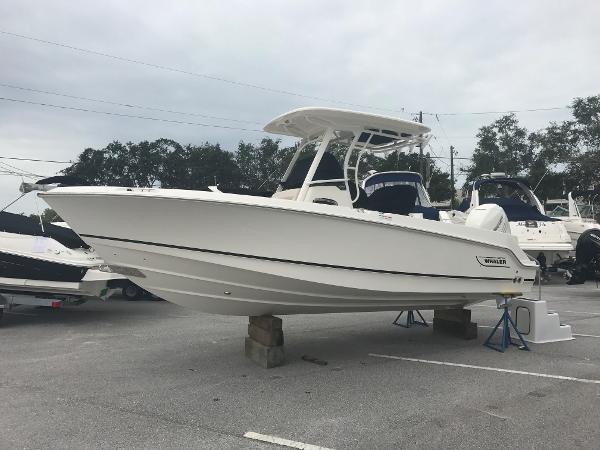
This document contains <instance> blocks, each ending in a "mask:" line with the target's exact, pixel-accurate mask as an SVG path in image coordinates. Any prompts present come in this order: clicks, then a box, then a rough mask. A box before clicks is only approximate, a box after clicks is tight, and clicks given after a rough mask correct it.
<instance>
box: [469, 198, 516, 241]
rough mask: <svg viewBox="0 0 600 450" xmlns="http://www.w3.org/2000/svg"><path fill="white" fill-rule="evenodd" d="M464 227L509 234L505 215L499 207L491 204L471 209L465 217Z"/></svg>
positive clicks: (508, 224) (508, 225)
mask: <svg viewBox="0 0 600 450" xmlns="http://www.w3.org/2000/svg"><path fill="white" fill-rule="evenodd" d="M465 225H466V226H468V227H473V228H482V229H484V230H491V231H499V232H500V233H508V234H510V223H509V222H508V217H506V213H505V212H504V210H503V209H502V208H501V207H500V206H498V205H496V204H493V203H486V204H484V205H479V206H478V207H476V208H473V209H472V210H471V211H470V212H469V214H468V215H467V219H466V220H465Z"/></svg>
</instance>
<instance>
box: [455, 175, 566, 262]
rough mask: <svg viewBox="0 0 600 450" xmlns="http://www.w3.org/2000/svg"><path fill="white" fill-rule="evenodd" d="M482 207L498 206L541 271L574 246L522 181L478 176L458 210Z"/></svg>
mask: <svg viewBox="0 0 600 450" xmlns="http://www.w3.org/2000/svg"><path fill="white" fill-rule="evenodd" d="M483 204H496V205H499V206H501V207H502V209H503V210H504V212H505V213H506V215H507V217H508V220H509V222H510V232H511V234H512V235H513V236H516V237H517V239H518V240H519V245H520V246H521V248H522V249H523V250H524V251H525V252H526V253H527V254H529V255H530V256H532V257H533V258H535V259H537V260H538V261H539V262H540V266H541V267H542V270H545V269H546V267H552V266H554V265H555V264H556V263H557V262H558V261H560V260H562V259H564V258H567V257H568V256H569V253H570V252H571V251H573V249H574V247H573V245H572V244H571V238H570V237H569V234H568V233H567V229H566V228H565V225H564V223H563V222H561V221H560V220H558V219H555V218H552V217H549V216H547V215H546V212H545V210H544V207H543V205H542V203H541V202H540V201H539V199H538V198H537V197H536V196H535V194H534V193H533V191H532V190H531V189H530V188H529V185H528V183H527V181H526V180H524V179H522V178H514V177H507V176H506V174H504V173H492V174H489V175H482V177H481V178H479V179H478V180H475V181H474V182H473V184H472V188H471V192H470V195H469V196H468V197H466V198H465V199H464V200H463V204H462V205H461V207H460V208H459V209H461V210H463V211H465V212H467V213H468V212H469V211H470V210H471V209H473V208H476V207H478V206H479V205H483Z"/></svg>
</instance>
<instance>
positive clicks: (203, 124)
mask: <svg viewBox="0 0 600 450" xmlns="http://www.w3.org/2000/svg"><path fill="white" fill-rule="evenodd" d="M0 100H4V101H8V102H16V103H26V104H28V105H37V106H46V107H49V108H57V109H68V110H72V111H80V112H87V113H94V114H104V115H107V116H117V117H130V118H133V119H143V120H152V121H155V122H167V123H177V124H180V125H195V126H198V127H209V128H221V129H225V130H239V131H251V132H254V133H264V131H263V130H257V129H252V128H240V127H230V126H228V125H214V124H208V123H200V122H185V121H183V120H173V119H162V118H159V117H150V116H137V115H134V114H124V113H117V112H110V111H97V110H94V109H86V108H76V107H73V106H64V105H54V104H52V103H41V102H32V101H29V100H19V99H16V98H7V97H0Z"/></svg>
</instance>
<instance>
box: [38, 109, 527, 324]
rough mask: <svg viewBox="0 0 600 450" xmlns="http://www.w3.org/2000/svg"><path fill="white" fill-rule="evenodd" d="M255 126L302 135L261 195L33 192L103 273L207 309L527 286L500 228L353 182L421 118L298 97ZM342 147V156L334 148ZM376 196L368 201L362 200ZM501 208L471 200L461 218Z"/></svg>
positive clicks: (363, 303)
mask: <svg viewBox="0 0 600 450" xmlns="http://www.w3.org/2000/svg"><path fill="white" fill-rule="evenodd" d="M265 131H267V132H270V133H275V134H280V135H288V136H294V137H298V138H301V143H300V145H299V146H298V148H297V151H296V153H295V155H294V157H293V158H292V161H291V163H290V166H289V167H288V169H287V171H286V173H285V174H284V176H283V180H282V181H281V183H280V186H279V188H278V190H277V192H276V193H275V194H274V195H273V196H272V197H270V198H268V197H267V198H265V197H253V196H248V195H238V194H227V193H222V192H219V191H218V190H216V191H215V192H204V191H189V190H178V189H157V188H126V187H63V188H58V189H54V190H52V191H50V192H47V193H41V194H39V195H40V196H41V197H42V198H44V200H46V201H47V202H48V203H49V204H50V205H51V206H52V207H53V208H54V209H55V210H56V211H57V212H58V213H59V214H60V215H61V217H63V218H64V219H66V220H67V222H68V223H69V224H70V225H71V226H72V227H73V229H74V230H75V231H77V233H78V234H79V235H80V236H81V237H82V238H83V239H84V240H85V241H86V242H88V243H89V244H90V245H92V246H93V247H94V248H95V249H96V250H97V251H98V253H99V254H100V255H101V256H102V257H103V258H104V260H105V261H106V262H107V263H108V264H109V265H110V266H111V268H112V269H113V270H115V271H117V272H120V273H122V274H124V275H126V276H127V277H129V278H131V279H132V280H133V281H134V282H135V283H136V284H138V285H140V286H141V287H143V288H144V289H146V290H148V291H150V292H151V293H153V294H155V295H157V296H159V297H162V298H164V299H165V300H168V301H171V302H173V303H176V304H179V305H182V306H185V307H190V308H195V309H198V310H202V311H205V312H211V313H218V314H228V315H262V314H295V313H327V312H351V311H377V310H398V309H436V308H447V307H448V308H449V307H461V306H464V305H468V304H471V303H477V302H481V301H484V300H487V299H490V298H494V297H495V296H497V295H499V294H506V295H519V294H521V293H524V292H528V291H529V290H530V289H531V287H532V284H533V281H534V278H535V274H536V270H537V267H538V266H537V263H536V262H535V261H532V260H531V259H530V258H529V257H528V256H527V255H526V254H525V253H524V252H523V251H522V250H521V249H520V248H519V245H518V242H517V240H516V239H515V238H514V237H513V236H511V235H510V234H507V233H500V232H495V231H490V230H488V229H483V228H473V227H468V226H459V225H454V224H449V223H444V222H439V221H433V220H424V219H421V218H418V217H410V216H406V215H402V212H401V211H397V210H396V208H395V205H394V204H393V201H392V202H391V203H389V205H387V206H386V205H385V202H384V197H387V198H388V199H390V200H391V199H392V198H393V197H394V195H395V191H394V187H393V186H392V187H389V188H385V189H380V190H378V191H377V192H378V194H377V195H376V197H377V198H376V199H375V200H373V196H372V197H371V198H369V199H366V194H365V193H364V191H363V190H362V188H361V187H360V184H359V182H358V177H359V173H358V172H359V170H358V167H359V164H360V160H361V157H362V156H363V155H364V153H365V152H373V153H380V152H389V151H394V150H398V149H407V148H408V149H411V148H412V147H413V146H414V145H416V144H418V143H422V142H426V140H427V139H428V136H427V133H428V132H429V129H428V128H427V127H425V126H424V125H422V124H419V123H415V122H410V121H405V120H400V119H394V118H389V117H383V116H378V115H372V114H364V113H359V112H352V111H345V110H338V109H328V108H302V109H298V110H294V111H291V112H289V113H287V114H284V115H282V116H279V117H277V118H275V119H273V120H272V121H271V122H270V123H269V124H267V125H266V126H265ZM342 147H343V148H344V152H343V153H345V156H344V161H343V164H340V162H338V161H337V160H336V158H335V156H334V153H333V152H336V153H338V154H339V151H340V148H342ZM390 189H391V191H394V192H391V191H390ZM375 204H376V205H379V206H378V207H377V209H378V210H370V209H368V208H369V207H372V205H375ZM383 206H385V207H383ZM494 208H496V209H494ZM499 210H500V208H497V207H490V208H480V209H478V210H477V211H475V212H474V214H473V216H477V215H482V214H483V215H484V216H486V217H487V216H489V214H492V215H495V214H496V215H497V214H498V211H499ZM488 213H489V214H488ZM500 214H502V213H501V211H500ZM502 215H503V214H502ZM123 217H136V218H137V222H136V223H123V221H122V218H123ZM483 222H485V221H482V222H481V223H483Z"/></svg>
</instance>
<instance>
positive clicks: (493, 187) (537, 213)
mask: <svg viewBox="0 0 600 450" xmlns="http://www.w3.org/2000/svg"><path fill="white" fill-rule="evenodd" d="M475 188H476V189H478V191H479V204H480V205H483V204H486V203H493V204H496V205H498V206H500V207H501V208H502V209H503V210H504V212H505V213H506V216H507V217H508V220H510V221H511V222H518V221H524V220H537V221H542V222H543V221H556V220H558V219H553V218H551V217H548V216H546V215H545V214H544V213H543V210H540V207H539V206H538V202H537V199H536V197H535V195H534V194H533V192H531V189H529V187H527V186H526V185H525V184H524V183H523V182H521V181H519V180H516V179H502V180H498V179H483V180H478V181H476V182H475Z"/></svg>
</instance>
